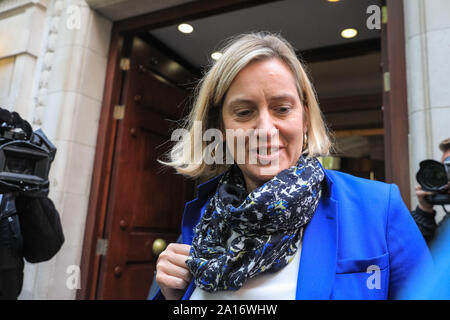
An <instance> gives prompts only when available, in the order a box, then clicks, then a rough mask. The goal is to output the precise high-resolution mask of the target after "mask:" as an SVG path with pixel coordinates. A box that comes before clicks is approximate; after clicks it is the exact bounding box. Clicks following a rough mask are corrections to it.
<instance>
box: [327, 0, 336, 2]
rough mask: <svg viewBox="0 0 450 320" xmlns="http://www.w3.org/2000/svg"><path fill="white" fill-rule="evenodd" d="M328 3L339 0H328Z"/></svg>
mask: <svg viewBox="0 0 450 320" xmlns="http://www.w3.org/2000/svg"><path fill="white" fill-rule="evenodd" d="M328 2H339V0H328Z"/></svg>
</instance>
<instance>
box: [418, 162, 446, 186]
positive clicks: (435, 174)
mask: <svg viewBox="0 0 450 320" xmlns="http://www.w3.org/2000/svg"><path fill="white" fill-rule="evenodd" d="M417 181H418V182H419V183H420V184H421V185H422V188H423V189H424V190H427V191H440V189H442V188H444V187H445V186H446V185H447V174H446V172H445V168H444V166H443V165H442V163H440V162H437V161H434V160H425V161H422V162H421V163H420V170H419V172H418V173H417Z"/></svg>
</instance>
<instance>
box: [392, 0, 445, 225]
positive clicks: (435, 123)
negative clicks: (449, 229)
mask: <svg viewBox="0 0 450 320" xmlns="http://www.w3.org/2000/svg"><path fill="white" fill-rule="evenodd" d="M394 1H395V0H394ZM403 2H404V12H405V33H406V34H405V39H406V65H407V80H408V108H409V111H408V117H409V152H410V154H409V159H410V170H411V171H410V177H411V199H412V208H415V207H416V205H417V197H416V196H415V190H414V188H415V186H416V185H417V181H416V178H415V177H416V172H417V170H418V169H419V163H420V161H422V160H424V159H435V160H438V161H440V159H441V156H442V153H441V151H440V150H439V148H438V144H439V143H440V142H441V141H442V140H443V139H445V138H448V137H450V129H449V128H450V63H449V61H450V60H449V57H450V1H447V0H426V1H425V0H404V1H403ZM405 156H408V155H405ZM436 209H437V211H438V216H437V220H438V221H439V220H440V219H441V218H442V216H443V214H444V212H443V210H442V208H441V207H436Z"/></svg>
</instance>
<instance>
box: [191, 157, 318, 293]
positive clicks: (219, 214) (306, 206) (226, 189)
mask: <svg viewBox="0 0 450 320" xmlns="http://www.w3.org/2000/svg"><path fill="white" fill-rule="evenodd" d="M324 177H325V174H324V172H323V169H322V167H321V166H320V164H319V161H318V160H317V159H316V158H304V157H300V159H299V160H298V162H297V164H296V165H295V166H292V167H290V168H288V169H285V170H283V171H281V172H280V173H279V174H278V175H276V176H275V177H274V178H272V179H271V180H269V181H267V182H266V183H264V184H263V185H262V186H260V187H258V188H256V189H255V190H253V191H252V192H250V193H249V194H248V192H247V190H246V188H245V181H244V177H243V175H242V171H241V170H240V169H239V168H238V167H237V166H236V165H232V166H231V167H230V168H229V169H228V170H227V171H226V172H225V173H224V175H223V176H222V178H221V180H220V182H219V185H218V187H217V190H216V193H215V195H214V196H213V197H212V199H211V201H210V202H209V203H208V205H207V207H206V210H205V213H204V215H203V217H202V218H201V220H200V222H199V223H198V225H197V226H196V227H195V230H194V231H195V236H194V239H193V242H192V247H191V252H190V256H189V258H188V260H187V261H186V264H187V266H188V268H189V269H190V271H191V273H192V274H193V276H194V279H195V284H196V286H197V287H200V288H202V289H204V290H206V291H208V292H215V291H218V290H238V289H239V288H241V287H242V285H243V284H244V283H245V281H246V280H247V279H250V278H252V277H254V276H255V275H257V274H259V273H261V272H275V271H278V270H280V269H281V268H283V267H284V266H286V265H287V264H288V263H289V262H290V261H291V260H292V259H293V257H294V255H295V253H296V252H297V249H298V248H297V243H298V241H299V240H300V237H301V228H302V227H304V226H305V225H306V224H307V223H308V222H309V221H310V220H311V218H312V216H313V214H314V212H315V211H316V209H317V206H318V203H319V199H320V196H321V182H322V180H323V179H324ZM232 231H233V232H234V233H235V235H237V237H236V238H234V239H233V240H232V241H231V243H230V244H229V245H228V244H227V242H228V240H229V238H230V236H231V234H232Z"/></svg>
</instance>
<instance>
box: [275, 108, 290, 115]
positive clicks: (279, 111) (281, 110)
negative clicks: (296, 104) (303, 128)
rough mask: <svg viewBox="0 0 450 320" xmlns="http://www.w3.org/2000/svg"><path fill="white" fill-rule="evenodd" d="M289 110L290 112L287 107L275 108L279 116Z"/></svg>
mask: <svg viewBox="0 0 450 320" xmlns="http://www.w3.org/2000/svg"><path fill="white" fill-rule="evenodd" d="M290 110H291V108H290V107H288V106H282V107H278V108H277V111H278V113H281V114H285V113H288V112H289V111H290Z"/></svg>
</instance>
